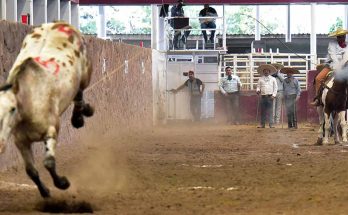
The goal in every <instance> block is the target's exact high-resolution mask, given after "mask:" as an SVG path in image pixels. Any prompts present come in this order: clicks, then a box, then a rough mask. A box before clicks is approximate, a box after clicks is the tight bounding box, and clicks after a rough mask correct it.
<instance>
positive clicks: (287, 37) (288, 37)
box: [285, 4, 291, 43]
mask: <svg viewBox="0 0 348 215" xmlns="http://www.w3.org/2000/svg"><path fill="white" fill-rule="evenodd" d="M286 7H287V10H286V33H285V42H287V43H290V42H291V29H290V28H291V21H290V20H291V18H290V4H288V5H287V6H286Z"/></svg>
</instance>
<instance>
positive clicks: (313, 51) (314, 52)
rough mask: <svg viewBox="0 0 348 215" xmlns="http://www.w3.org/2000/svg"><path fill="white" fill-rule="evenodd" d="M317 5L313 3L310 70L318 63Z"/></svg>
mask: <svg viewBox="0 0 348 215" xmlns="http://www.w3.org/2000/svg"><path fill="white" fill-rule="evenodd" d="M316 5H317V4H316V3H311V37H310V41H311V42H310V47H311V66H310V69H314V68H315V65H316V63H317V32H316V19H315V15H316V13H315V12H316V10H315V9H316Z"/></svg>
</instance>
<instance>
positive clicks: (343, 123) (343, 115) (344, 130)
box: [338, 111, 348, 143]
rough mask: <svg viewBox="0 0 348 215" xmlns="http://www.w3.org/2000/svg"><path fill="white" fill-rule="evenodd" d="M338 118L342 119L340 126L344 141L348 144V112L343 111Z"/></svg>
mask: <svg viewBox="0 0 348 215" xmlns="http://www.w3.org/2000/svg"><path fill="white" fill-rule="evenodd" d="M338 117H339V119H340V125H341V129H342V141H343V142H344V143H347V142H348V141H347V121H346V111H341V112H339V114H338Z"/></svg>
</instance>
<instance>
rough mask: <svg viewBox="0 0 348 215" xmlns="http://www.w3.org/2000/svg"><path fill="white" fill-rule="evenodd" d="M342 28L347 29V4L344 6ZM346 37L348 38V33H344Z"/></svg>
mask: <svg viewBox="0 0 348 215" xmlns="http://www.w3.org/2000/svg"><path fill="white" fill-rule="evenodd" d="M343 28H344V29H348V5H345V6H344V19H343ZM346 38H347V40H348V35H346Z"/></svg>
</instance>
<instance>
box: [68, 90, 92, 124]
mask: <svg viewBox="0 0 348 215" xmlns="http://www.w3.org/2000/svg"><path fill="white" fill-rule="evenodd" d="M93 113H94V109H93V107H92V106H91V105H89V104H88V103H85V101H84V100H83V90H81V89H80V90H79V91H78V92H77V94H76V96H75V98H74V110H73V115H72V118H71V122H72V125H73V126H74V127H75V128H80V127H82V126H83V125H84V120H83V116H86V117H90V116H93Z"/></svg>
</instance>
